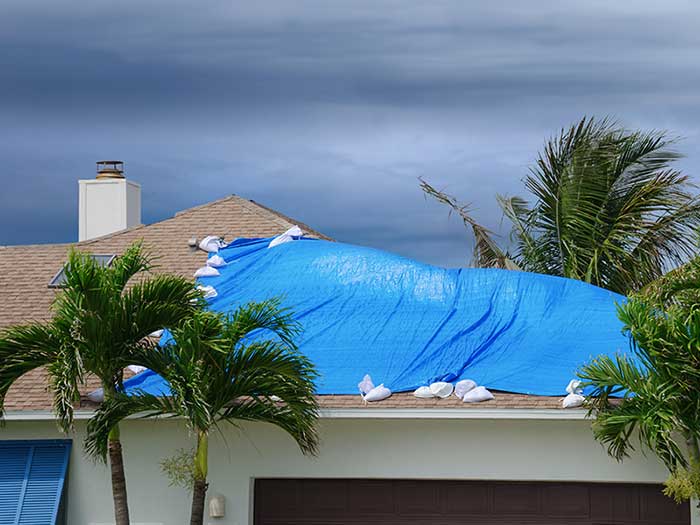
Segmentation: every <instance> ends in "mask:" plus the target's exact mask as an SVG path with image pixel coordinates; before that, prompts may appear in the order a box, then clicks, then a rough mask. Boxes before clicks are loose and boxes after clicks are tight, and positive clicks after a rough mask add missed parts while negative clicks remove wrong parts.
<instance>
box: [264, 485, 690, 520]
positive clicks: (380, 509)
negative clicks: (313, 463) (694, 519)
mask: <svg viewBox="0 0 700 525" xmlns="http://www.w3.org/2000/svg"><path fill="white" fill-rule="evenodd" d="M254 490H255V493H254V501H255V525H279V524H285V525H341V524H342V525H359V524H382V525H689V524H690V507H689V505H688V504H685V505H676V504H675V503H674V502H673V501H672V500H671V499H669V498H667V497H666V496H664V495H663V494H662V493H661V486H660V485H641V484H638V485H634V484H595V483H547V482H505V481H430V480H351V479H345V480H343V479H301V480H294V479H258V480H256V481H255V489H254Z"/></svg>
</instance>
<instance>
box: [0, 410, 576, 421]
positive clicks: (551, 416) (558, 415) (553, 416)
mask: <svg viewBox="0 0 700 525" xmlns="http://www.w3.org/2000/svg"><path fill="white" fill-rule="evenodd" d="M94 413H95V412H94V411H92V410H89V411H88V410H80V411H76V412H75V414H74V418H75V419H76V420H78V421H80V420H86V419H90V418H91V417H92V416H93V415H94ZM320 416H321V417H322V418H324V419H492V420H493V419H498V420H559V421H580V420H584V419H587V418H588V412H587V411H586V410H577V409H569V410H563V409H551V408H540V409H537V408H470V409H459V408H325V409H321V411H320ZM138 418H139V416H138V415H135V416H132V417H131V418H130V419H138ZM4 419H5V420H7V421H49V420H53V419H55V418H54V415H53V413H52V412H51V411H49V410H17V411H11V412H6V413H5V415H4Z"/></svg>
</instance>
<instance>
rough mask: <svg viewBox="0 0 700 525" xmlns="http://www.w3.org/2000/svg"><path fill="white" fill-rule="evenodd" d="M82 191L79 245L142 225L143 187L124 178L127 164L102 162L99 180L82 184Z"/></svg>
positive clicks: (80, 192) (80, 185) (80, 191)
mask: <svg viewBox="0 0 700 525" xmlns="http://www.w3.org/2000/svg"><path fill="white" fill-rule="evenodd" d="M78 188H79V197H78V210H79V211H78V213H79V216H78V240H79V241H86V240H88V239H94V238H95V237H101V236H102V235H107V234H108V233H114V232H118V231H120V230H125V229H127V228H131V227H133V226H138V225H140V224H141V186H140V185H139V184H136V183H135V182H131V181H128V180H126V179H125V178H124V163H123V162H121V161H119V160H102V161H100V162H98V163H97V177H96V178H94V179H89V180H79V181H78Z"/></svg>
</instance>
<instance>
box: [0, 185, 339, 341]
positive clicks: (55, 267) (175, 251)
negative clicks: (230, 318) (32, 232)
mask: <svg viewBox="0 0 700 525" xmlns="http://www.w3.org/2000/svg"><path fill="white" fill-rule="evenodd" d="M294 225H298V226H300V227H301V228H302V229H303V230H304V231H305V232H307V233H308V234H309V235H310V236H312V237H318V238H322V239H328V237H326V236H325V235H323V234H321V233H319V232H317V231H315V230H313V229H311V228H309V227H308V226H306V225H305V224H303V223H300V222H298V221H295V220H294V219H291V218H289V217H287V216H285V215H282V214H281V213H279V212H275V211H272V210H270V209H269V208H267V207H265V206H262V205H260V204H258V203H256V202H254V201H249V200H246V199H243V198H241V197H238V196H236V195H231V196H229V197H226V198H223V199H220V200H217V201H214V202H210V203H209V204H204V205H202V206H197V207H194V208H190V209H188V210H185V211H181V212H179V213H177V214H175V216H174V217H171V218H169V219H166V220H163V221H160V222H156V223H153V224H149V225H146V226H137V227H134V228H130V229H128V230H123V231H120V232H117V233H112V234H109V235H105V236H103V237H99V238H97V239H92V240H89V241H83V242H78V243H66V244H36V245H21V246H0V305H2V308H0V328H3V327H6V326H9V325H13V324H19V323H26V322H28V321H42V320H46V319H48V318H49V315H50V312H49V308H50V305H51V301H52V300H53V298H54V296H55V294H56V290H52V289H50V288H48V286H47V285H48V283H49V281H50V280H51V279H52V278H53V276H54V275H56V273H57V272H58V271H59V270H60V269H61V268H62V267H63V264H64V263H65V261H66V257H67V254H68V251H69V250H70V249H71V248H72V247H76V248H78V249H79V250H82V251H86V252H90V253H95V254H119V253H121V252H122V251H124V250H125V249H126V248H127V247H128V246H129V245H131V244H132V243H134V242H135V241H139V240H143V242H144V246H145V247H146V249H147V250H149V251H150V252H151V253H152V254H153V255H154V256H156V257H157V260H156V265H157V268H156V271H160V272H167V273H173V274H177V275H182V276H183V277H188V278H191V277H192V274H193V272H194V270H196V269H197V268H198V267H200V266H202V265H203V264H204V263H205V261H206V258H207V254H206V253H205V252H203V251H201V250H197V251H192V250H191V249H190V247H189V246H188V245H187V241H188V239H190V238H191V237H197V238H198V239H202V238H203V237H205V236H207V235H220V236H222V237H224V238H225V239H226V240H232V239H235V238H238V237H271V236H275V235H279V234H281V233H283V232H285V231H286V230H288V229H289V228H291V227H292V226H294ZM20 269H21V271H20Z"/></svg>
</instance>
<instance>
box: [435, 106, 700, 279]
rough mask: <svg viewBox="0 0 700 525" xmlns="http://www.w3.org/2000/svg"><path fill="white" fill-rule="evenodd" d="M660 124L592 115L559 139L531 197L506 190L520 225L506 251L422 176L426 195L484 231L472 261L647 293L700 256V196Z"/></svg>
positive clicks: (534, 176) (506, 207) (540, 161)
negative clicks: (626, 123)
mask: <svg viewBox="0 0 700 525" xmlns="http://www.w3.org/2000/svg"><path fill="white" fill-rule="evenodd" d="M672 146H673V140H672V139H669V138H668V136H667V134H666V133H664V132H659V131H651V132H641V131H628V130H625V129H623V128H621V127H620V126H618V125H617V124H615V123H613V122H610V121H609V120H595V119H592V118H591V119H588V118H584V119H582V120H581V121H580V122H579V123H577V124H575V125H573V126H571V127H570V128H568V129H563V130H562V131H561V133H560V134H559V135H558V136H556V137H555V138H553V139H550V140H549V141H548V142H547V143H546V144H545V147H544V151H543V152H542V153H541V154H540V155H539V156H538V158H537V161H536V164H535V166H534V167H533V168H531V170H530V174H529V175H528V176H527V177H526V178H525V181H524V183H525V188H526V190H527V191H528V192H529V193H530V194H531V202H528V201H527V200H525V199H522V198H520V197H502V196H498V198H497V199H498V203H499V205H500V207H501V209H502V210H503V213H504V215H505V216H506V217H507V218H508V220H509V221H510V222H511V224H512V230H511V243H510V244H511V246H510V247H509V248H501V247H499V245H498V244H497V243H496V242H495V240H494V239H493V235H492V232H490V231H489V230H488V229H486V228H484V227H483V226H480V225H479V224H478V223H477V222H476V221H475V220H474V218H473V217H472V215H471V210H470V207H469V206H467V205H462V204H460V203H459V202H458V201H457V200H456V199H455V198H454V197H451V196H450V195H447V194H446V193H444V192H442V191H439V190H437V189H435V188H434V187H433V186H431V185H430V184H428V183H427V182H425V181H424V180H422V179H421V187H422V189H423V191H424V192H425V194H426V195H429V196H431V197H433V198H436V199H437V200H438V201H440V202H442V203H444V204H446V205H447V206H449V207H450V209H451V212H455V213H457V214H458V215H459V216H460V217H461V218H462V220H463V221H464V223H465V225H466V226H467V227H468V228H470V229H471V230H472V232H473V234H474V237H475V247H474V257H473V264H474V265H476V266H478V267H496V268H508V269H522V270H526V271H531V272H537V273H545V274H550V275H559V276H563V277H570V278H572V279H579V280H582V281H586V282H590V283H593V284H595V285H597V286H602V287H604V288H607V289H609V290H613V291H615V292H619V293H628V292H630V291H635V290H639V289H640V288H642V287H643V286H645V285H646V284H648V283H650V282H652V281H653V280H654V279H656V278H658V277H660V276H661V275H662V274H663V273H664V272H665V271H666V270H668V269H669V268H670V267H672V266H675V265H678V264H681V263H682V262H684V261H685V260H687V258H688V257H689V256H691V255H692V254H693V253H694V249H695V240H696V236H695V232H696V230H697V228H698V226H700V200H699V199H698V197H697V195H695V194H694V193H691V191H690V188H691V185H690V184H689V182H688V178H687V177H686V176H684V175H683V174H681V173H680V172H679V171H678V170H676V169H673V168H672V167H671V166H672V163H673V162H674V161H676V160H677V159H678V158H680V155H679V154H678V153H676V152H675V151H673V150H672Z"/></svg>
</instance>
